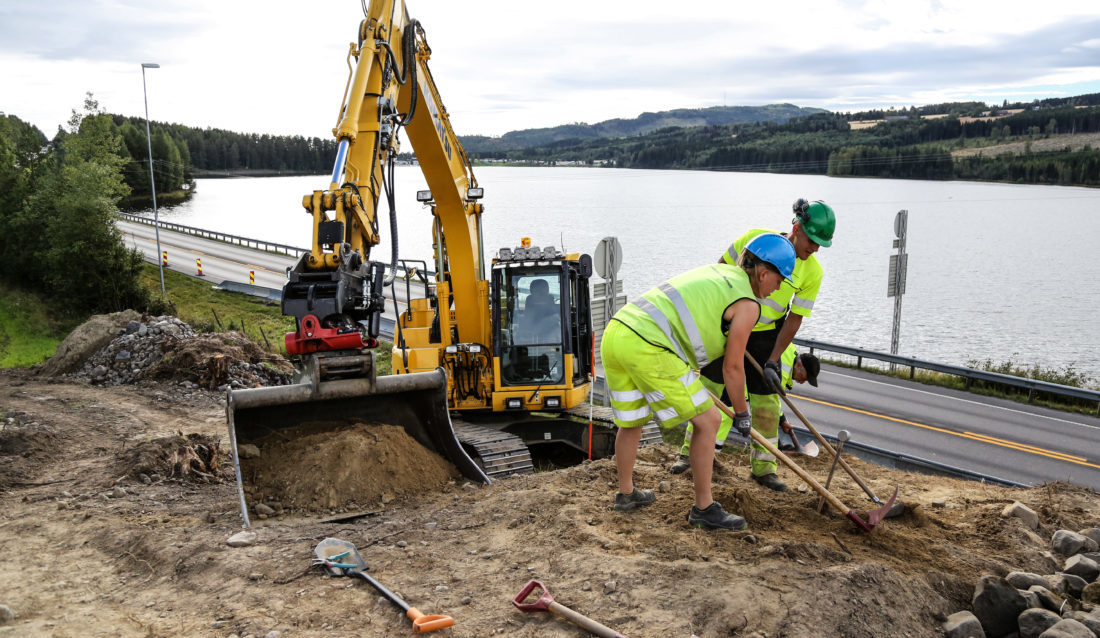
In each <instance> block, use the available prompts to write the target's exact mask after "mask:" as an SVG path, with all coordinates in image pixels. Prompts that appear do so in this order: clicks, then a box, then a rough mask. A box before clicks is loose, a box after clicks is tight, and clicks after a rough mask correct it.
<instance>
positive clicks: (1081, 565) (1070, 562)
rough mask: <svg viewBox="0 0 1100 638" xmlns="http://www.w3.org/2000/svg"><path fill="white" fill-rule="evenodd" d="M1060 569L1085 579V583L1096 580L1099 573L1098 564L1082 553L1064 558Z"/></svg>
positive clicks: (1099, 567)
mask: <svg viewBox="0 0 1100 638" xmlns="http://www.w3.org/2000/svg"><path fill="white" fill-rule="evenodd" d="M1062 571H1064V572H1065V573H1067V574H1073V575H1074V576H1080V577H1081V578H1083V579H1085V582H1086V583H1091V582H1092V581H1094V580H1096V576H1097V575H1100V565H1097V564H1096V561H1094V560H1092V559H1091V558H1088V557H1087V556H1085V555H1083V554H1076V555H1074V556H1070V557H1069V558H1067V559H1066V563H1065V566H1064V567H1063V568H1062Z"/></svg>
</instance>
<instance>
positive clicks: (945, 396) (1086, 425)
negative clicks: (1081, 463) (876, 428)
mask: <svg viewBox="0 0 1100 638" xmlns="http://www.w3.org/2000/svg"><path fill="white" fill-rule="evenodd" d="M822 372H823V373H825V374H835V375H836V376H838V377H844V378H846V379H854V380H856V381H863V382H865V383H877V384H878V385H885V386H889V387H891V388H897V389H899V390H908V391H909V392H917V393H920V394H929V395H932V396H934V397H937V398H940V399H953V400H955V401H962V402H963V403H972V404H974V405H980V406H982V407H984V408H996V409H998V410H1005V411H1007V412H1015V413H1016V414H1025V415H1027V416H1031V417H1038V418H1040V419H1050V420H1051V421H1060V422H1061V423H1069V424H1070V425H1079V426H1081V427H1084V428H1093V429H1097V428H1098V427H1100V426H1096V425H1093V424H1091V423H1081V422H1080V421H1070V420H1068V419H1059V418H1058V417H1054V416H1047V415H1045V414H1038V413H1036V412H1027V411H1026V410H1017V409H1015V408H1007V407H1005V406H1003V405H993V404H992V403H982V402H981V401H974V400H973V399H964V398H962V397H955V396H951V395H950V394H940V393H939V392H930V391H928V390H918V389H917V388H909V387H906V386H903V385H895V384H893V383H885V382H883V381H875V380H874V379H864V378H863V377H856V376H852V375H850V374H841V373H839V372H833V371H831V370H822Z"/></svg>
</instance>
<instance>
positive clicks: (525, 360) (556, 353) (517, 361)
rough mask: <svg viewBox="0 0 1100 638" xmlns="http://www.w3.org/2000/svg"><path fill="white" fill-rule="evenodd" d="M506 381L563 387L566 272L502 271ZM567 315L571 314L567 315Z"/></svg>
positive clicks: (501, 332) (502, 356) (500, 348)
mask: <svg viewBox="0 0 1100 638" xmlns="http://www.w3.org/2000/svg"><path fill="white" fill-rule="evenodd" d="M494 274H495V275H496V277H495V278H496V279H497V282H496V283H497V284H498V285H497V286H496V287H495V288H496V293H497V295H498V296H497V299H496V302H497V308H498V309H499V315H498V321H499V326H500V330H499V346H498V348H497V352H499V353H500V363H501V377H502V379H501V380H502V382H503V383H504V385H538V384H557V383H561V382H562V380H563V378H564V374H565V347H564V344H565V343H566V338H565V332H564V328H563V322H562V316H563V315H566V313H568V312H569V303H568V297H566V299H567V301H566V304H565V308H564V309H563V307H562V298H563V297H562V270H561V267H560V266H559V265H555V266H552V267H549V268H548V267H545V266H543V267H537V266H534V267H518V268H515V267H514V268H505V269H500V270H496V271H495V273H494ZM566 316H567V315H566Z"/></svg>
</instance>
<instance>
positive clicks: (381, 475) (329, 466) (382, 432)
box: [241, 423, 461, 513]
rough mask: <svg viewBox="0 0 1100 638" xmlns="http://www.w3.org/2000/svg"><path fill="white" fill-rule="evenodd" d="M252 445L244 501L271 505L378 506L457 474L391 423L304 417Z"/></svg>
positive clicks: (313, 508)
mask: <svg viewBox="0 0 1100 638" xmlns="http://www.w3.org/2000/svg"><path fill="white" fill-rule="evenodd" d="M257 445H258V449H259V456H255V457H252V458H242V460H241V472H242V474H243V475H244V476H245V484H246V485H247V486H248V487H249V488H250V490H249V492H250V493H249V501H250V502H258V503H264V504H266V505H268V506H269V507H273V508H274V509H276V510H278V509H283V508H285V509H288V510H292V511H293V510H306V511H309V512H322V511H331V512H334V513H335V512H344V511H348V510H361V509H365V508H374V507H381V506H384V505H388V504H389V503H392V502H394V501H404V500H407V499H411V498H415V497H421V496H423V495H425V494H428V493H432V494H434V493H435V492H438V491H439V490H440V488H442V487H443V486H444V485H446V484H447V483H448V482H453V481H454V480H456V479H458V478H460V477H461V475H460V474H459V473H458V470H457V469H455V467H454V466H453V465H452V464H451V463H449V462H448V461H446V460H444V459H442V458H440V457H439V456H438V455H436V454H434V453H432V452H431V451H429V450H427V449H425V448H424V447H423V446H422V445H420V444H419V443H417V442H416V441H415V440H413V439H412V438H411V437H410V436H409V435H408V434H407V433H406V432H405V429H404V428H402V427H401V426H397V425H381V424H364V423H357V424H354V425H350V426H343V427H340V429H338V430H335V431H331V430H328V429H327V428H326V426H325V425H324V424H306V425H303V426H299V427H297V428H291V429H287V430H282V431H281V432H279V433H277V434H272V435H270V436H268V437H265V438H264V439H261V440H260V441H258V443H257ZM242 456H244V455H243V454H242ZM273 503H274V504H277V505H278V507H276V506H274V505H273Z"/></svg>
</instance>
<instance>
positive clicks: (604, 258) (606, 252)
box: [592, 237, 623, 280]
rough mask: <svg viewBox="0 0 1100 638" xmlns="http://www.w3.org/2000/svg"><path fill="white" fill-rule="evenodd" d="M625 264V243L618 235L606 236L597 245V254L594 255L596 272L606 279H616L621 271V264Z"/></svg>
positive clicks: (593, 263)
mask: <svg viewBox="0 0 1100 638" xmlns="http://www.w3.org/2000/svg"><path fill="white" fill-rule="evenodd" d="M622 265H623V245H622V244H620V243H619V238H618V237H604V238H603V239H601V240H600V243H599V244H598V245H597V246H596V254H595V255H593V256H592V266H593V267H594V268H595V269H596V274H598V275H599V276H601V277H603V278H604V279H611V280H614V279H615V275H616V274H618V272H619V266H622Z"/></svg>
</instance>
